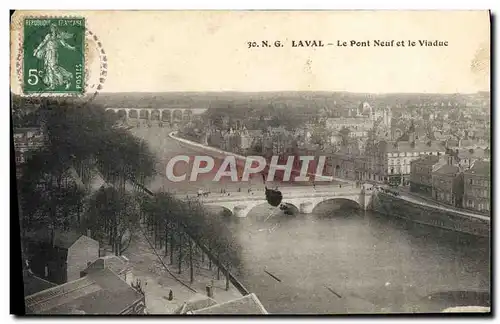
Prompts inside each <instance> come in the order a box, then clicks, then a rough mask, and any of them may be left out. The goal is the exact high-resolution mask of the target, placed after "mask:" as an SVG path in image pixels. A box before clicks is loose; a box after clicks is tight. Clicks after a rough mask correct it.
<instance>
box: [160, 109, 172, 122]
mask: <svg viewBox="0 0 500 324" xmlns="http://www.w3.org/2000/svg"><path fill="white" fill-rule="evenodd" d="M171 120H172V111H171V110H170V109H164V110H162V112H161V121H163V122H170V121H171Z"/></svg>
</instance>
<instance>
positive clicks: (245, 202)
mask: <svg viewBox="0 0 500 324" xmlns="http://www.w3.org/2000/svg"><path fill="white" fill-rule="evenodd" d="M321 187H323V188H316V189H314V188H312V187H308V188H307V189H306V188H298V187H290V188H283V189H280V191H281V193H282V194H283V200H282V202H281V203H282V204H283V205H287V206H289V207H292V208H296V209H297V210H298V211H299V212H300V213H302V214H310V213H312V212H313V210H314V208H315V207H316V206H317V205H319V204H320V203H322V202H325V201H329V200H338V199H343V200H350V201H353V202H355V203H357V204H358V206H359V207H360V208H362V209H364V210H366V209H367V208H368V207H369V205H370V203H371V199H372V194H373V192H372V190H371V189H365V188H362V187H356V186H353V185H347V186H344V185H342V187H339V186H338V185H337V186H328V187H326V186H321ZM325 187H326V188H325ZM179 198H180V199H186V198H189V199H191V198H196V199H199V200H200V201H201V202H202V203H203V204H204V205H206V206H217V207H222V208H224V209H227V210H229V211H230V212H231V213H232V214H233V215H235V216H236V217H246V216H247V215H248V213H249V212H250V210H252V208H254V207H256V206H258V205H261V204H267V201H266V199H265V193H264V191H260V190H259V191H253V194H252V193H247V192H232V193H230V194H229V195H228V194H224V195H222V194H217V193H215V194H209V195H208V196H205V197H197V195H193V194H191V195H188V196H186V195H184V196H181V195H179Z"/></svg>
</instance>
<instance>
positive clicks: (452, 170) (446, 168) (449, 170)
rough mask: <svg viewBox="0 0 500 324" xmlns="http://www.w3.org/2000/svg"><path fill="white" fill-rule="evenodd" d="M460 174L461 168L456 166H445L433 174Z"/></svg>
mask: <svg viewBox="0 0 500 324" xmlns="http://www.w3.org/2000/svg"><path fill="white" fill-rule="evenodd" d="M458 172H460V168H459V167H457V166H455V165H449V164H445V165H443V166H442V167H440V168H439V169H437V170H436V171H435V172H433V173H437V174H449V175H454V174H457V173H458Z"/></svg>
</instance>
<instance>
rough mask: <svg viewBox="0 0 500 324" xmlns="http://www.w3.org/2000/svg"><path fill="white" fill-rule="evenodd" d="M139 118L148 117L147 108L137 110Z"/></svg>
mask: <svg viewBox="0 0 500 324" xmlns="http://www.w3.org/2000/svg"><path fill="white" fill-rule="evenodd" d="M139 118H140V119H149V111H148V110H147V109H141V110H140V111H139Z"/></svg>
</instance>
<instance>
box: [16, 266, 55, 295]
mask: <svg viewBox="0 0 500 324" xmlns="http://www.w3.org/2000/svg"><path fill="white" fill-rule="evenodd" d="M23 283H24V295H25V296H29V295H33V294H35V293H37V292H39V291H42V290H46V289H49V288H52V287H55V286H57V285H56V284H55V283H52V282H50V281H47V280H45V279H42V278H39V277H37V276H35V275H34V274H33V273H32V272H31V271H29V270H25V271H24V273H23Z"/></svg>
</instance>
